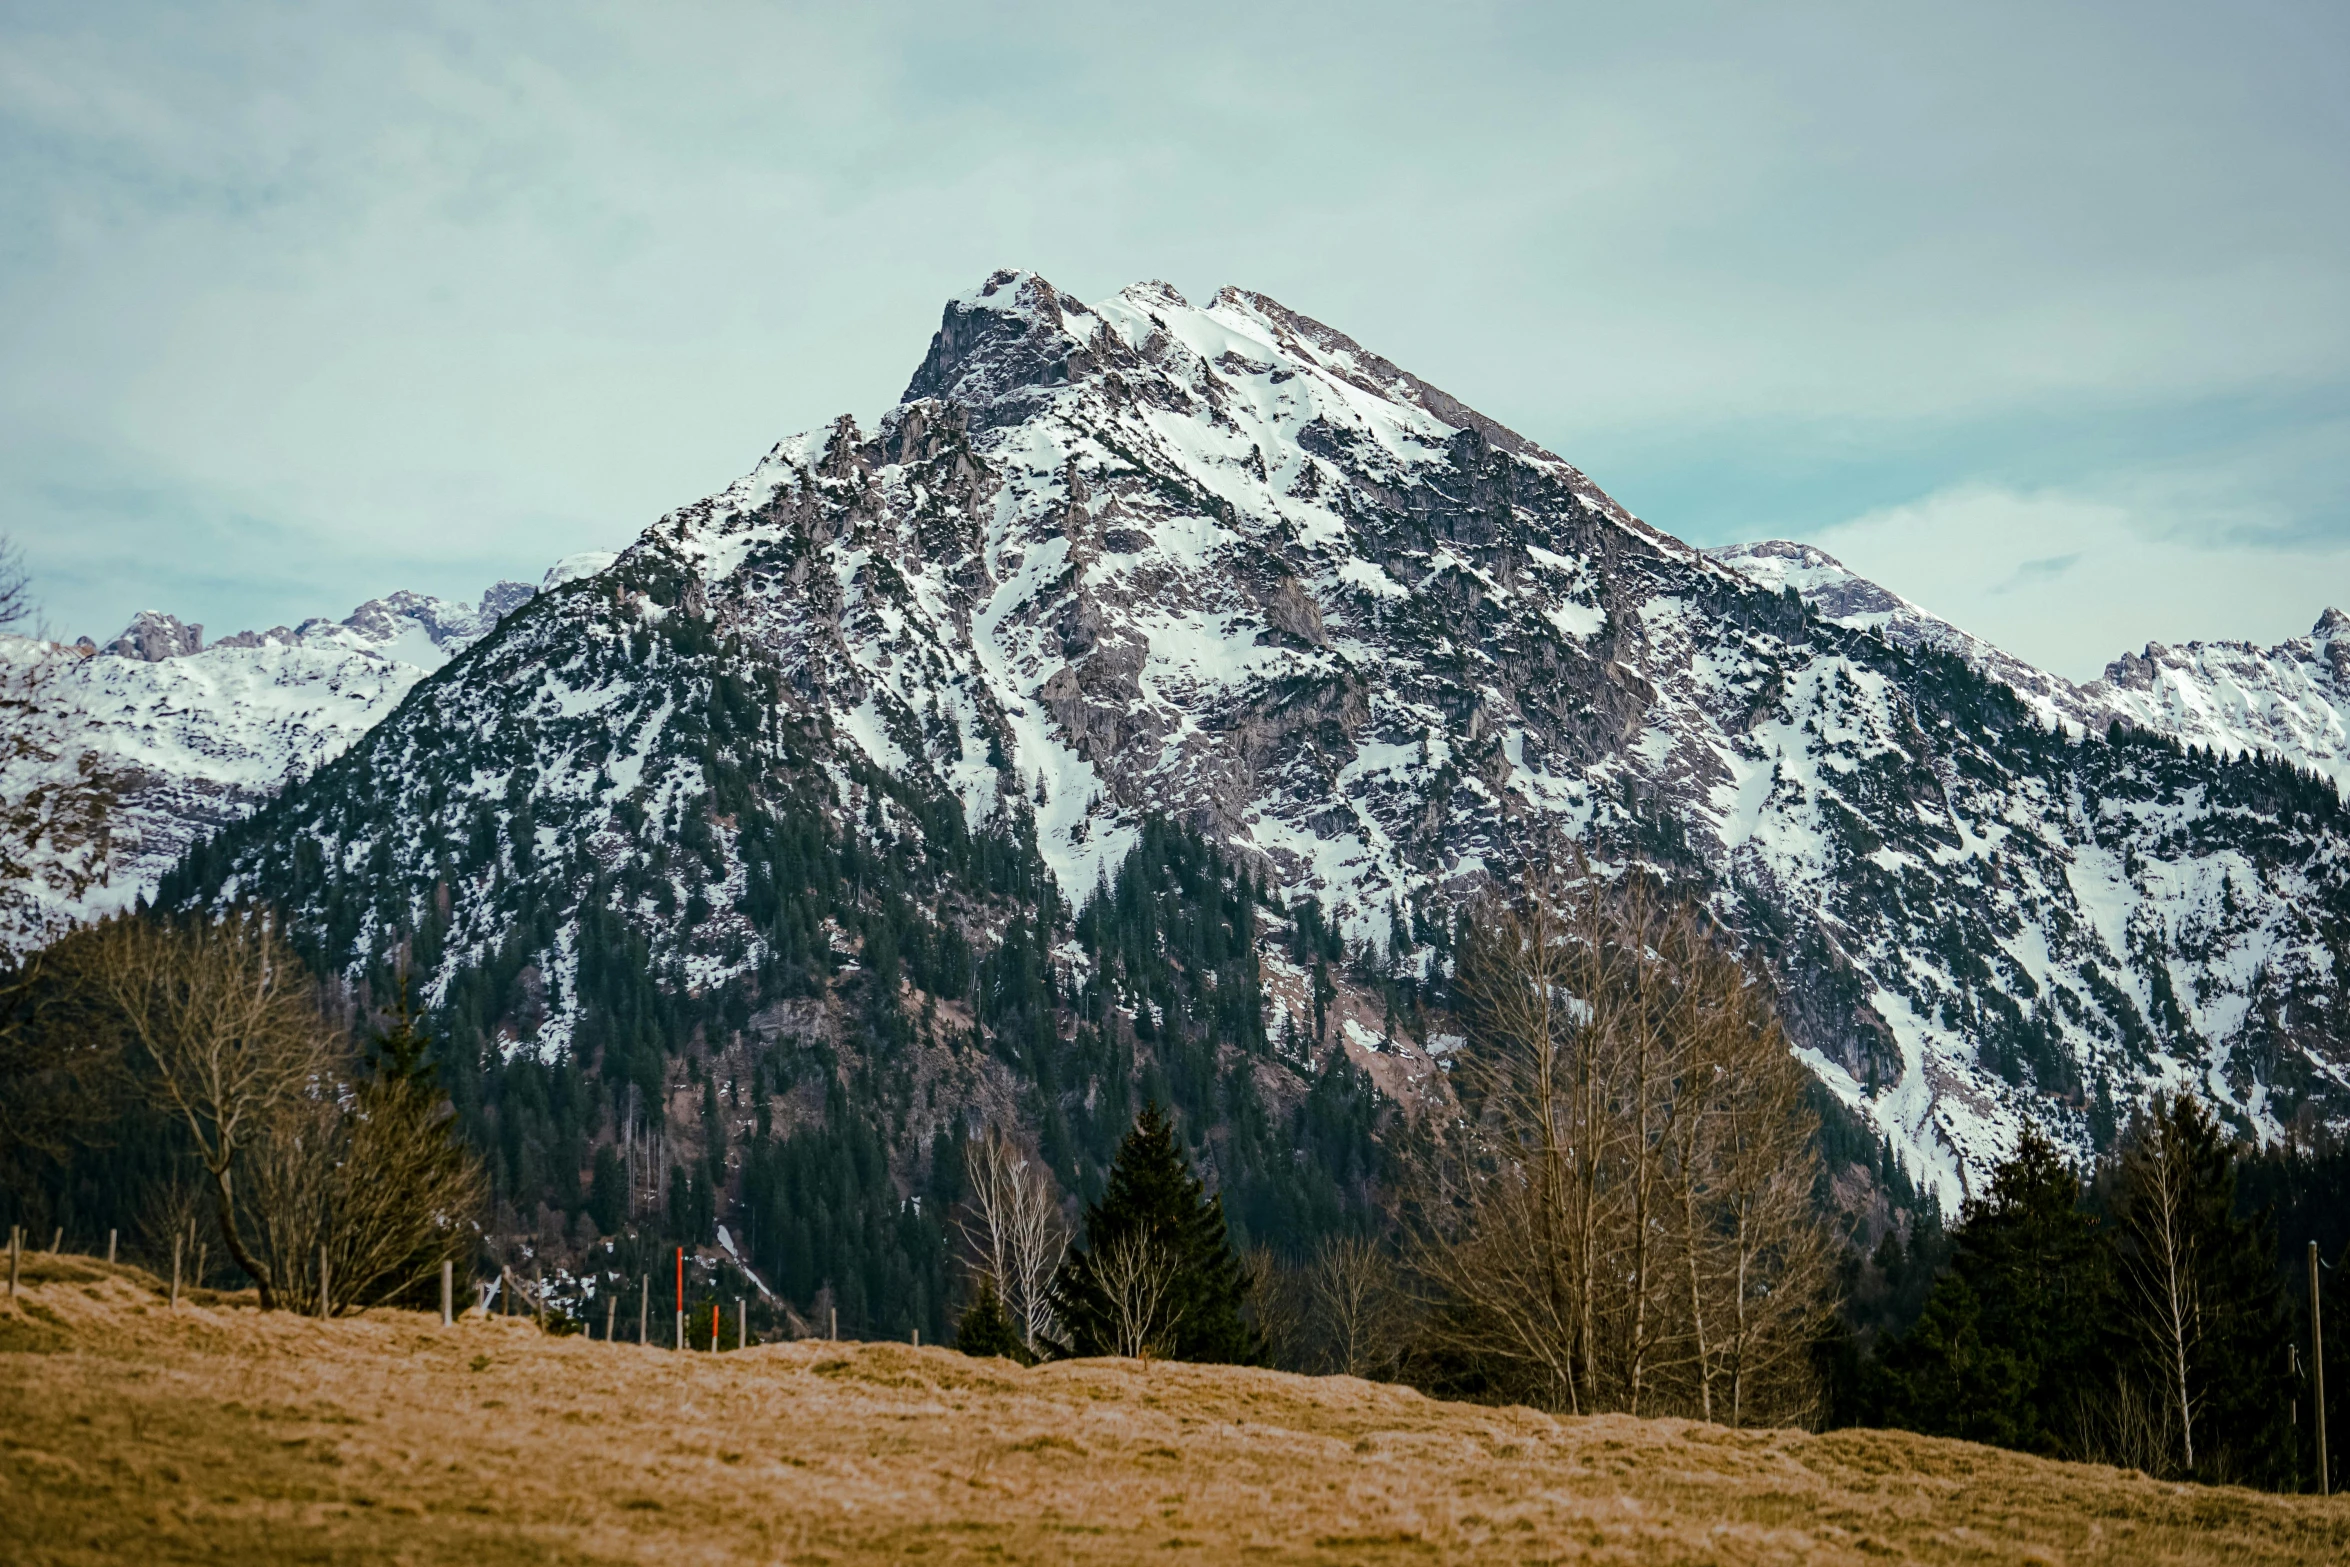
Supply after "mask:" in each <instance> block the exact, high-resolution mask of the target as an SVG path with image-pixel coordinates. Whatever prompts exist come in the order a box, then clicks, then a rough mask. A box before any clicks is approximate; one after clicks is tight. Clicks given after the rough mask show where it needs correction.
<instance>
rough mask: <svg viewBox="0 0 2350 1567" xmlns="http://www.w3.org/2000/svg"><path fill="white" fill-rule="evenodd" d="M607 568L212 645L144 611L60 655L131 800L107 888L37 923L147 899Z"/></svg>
mask: <svg viewBox="0 0 2350 1567" xmlns="http://www.w3.org/2000/svg"><path fill="white" fill-rule="evenodd" d="M611 560H612V556H611V555H610V554H608V553H602V552H595V553H589V554H584V555H578V556H572V557H569V558H567V559H566V560H565V561H563V562H561V563H559V564H558V565H557V566H556V567H555V568H554V569H553V570H551V571H549V572H548V574H547V577H546V580H545V583H544V584H542V587H540V588H534V587H532V586H531V585H529V584H528V583H522V582H500V583H496V584H494V585H492V586H491V587H490V588H489V589H488V590H487V591H486V592H484V593H483V595H482V596H481V598H480V599H479V600H477V601H462V600H449V599H442V598H437V597H433V596H431V595H427V594H420V593H411V592H406V591H401V592H396V593H391V594H387V595H385V596H383V597H381V598H375V599H370V600H368V601H367V602H366V603H364V604H361V605H360V606H359V607H358V608H357V609H355V610H353V611H352V612H351V614H350V615H348V616H346V617H345V618H344V619H342V620H340V621H335V620H331V619H328V618H326V617H323V616H319V617H313V618H311V619H309V620H305V621H304V622H302V624H301V625H300V626H298V627H291V628H289V627H286V626H276V627H273V628H271V629H270V630H268V631H260V632H255V631H241V632H238V633H236V634H234V635H232V636H227V637H223V638H221V639H220V640H218V641H216V642H213V643H210V644H207V643H206V642H205V641H204V628H203V626H202V625H200V624H192V623H189V622H185V621H182V620H181V619H179V617H177V616H175V615H170V614H165V613H162V612H159V611H155V610H141V611H140V612H139V613H138V614H137V615H135V616H134V617H133V618H132V620H131V622H130V624H129V625H128V626H126V627H125V628H124V629H123V630H122V632H121V633H120V634H119V635H117V636H115V637H114V638H112V639H110V640H109V641H108V642H106V643H105V644H104V645H103V646H101V645H100V644H97V643H95V642H93V641H92V640H91V639H90V638H87V637H84V638H83V639H81V641H80V642H79V643H78V644H76V645H75V646H74V647H72V648H70V649H60V650H58V654H59V655H63V656H56V655H53V657H54V669H55V680H56V684H55V688H54V690H55V699H56V700H57V701H58V702H59V703H60V704H61V705H62V706H64V707H66V708H67V709H69V710H72V711H75V712H77V713H78V714H79V715H80V721H79V722H78V723H77V725H76V737H77V739H78V740H79V742H80V743H81V744H83V745H86V746H87V747H89V748H91V749H93V750H95V751H96V752H97V753H98V755H99V756H100V757H101V758H102V760H103V762H104V763H105V765H106V767H107V769H108V770H109V772H111V773H112V774H113V775H114V777H115V778H116V779H117V781H118V786H119V788H120V791H121V794H120V803H119V807H118V809H117V811H116V814H115V819H114V822H113V825H112V830H111V835H112V839H113V847H112V855H111V860H112V865H111V870H110V874H109V875H108V877H107V879H106V881H105V882H104V884H103V885H101V886H98V887H96V888H93V889H92V890H91V891H90V892H89V893H88V894H87V895H85V896H84V897H83V898H81V899H79V900H77V901H75V902H73V903H72V904H70V905H67V904H64V903H60V902H55V901H54V900H53V901H52V902H51V903H50V904H49V905H48V906H47V907H45V908H44V909H43V910H42V912H41V915H40V916H39V917H38V921H39V923H41V924H43V925H44V926H45V925H46V924H47V923H48V922H50V921H53V920H55V919H58V918H70V917H87V916H88V915H91V914H95V913H101V912H104V911H106V910H109V909H114V908H120V907H126V906H128V905H129V904H130V903H132V902H133V901H135V900H136V899H137V898H139V897H141V896H146V895H150V894H152V893H153V891H154V889H155V886H156V884H157V883H158V882H159V881H160V880H161V879H162V877H163V875H164V873H165V872H166V871H168V870H169V869H170V868H171V867H172V865H174V864H175V863H177V862H178V860H179V859H180V858H181V856H183V855H184V854H185V853H186V852H187V850H188V847H189V846H190V845H191V844H192V843H194V842H196V841H198V840H199V839H200V838H202V837H204V836H206V835H208V834H210V833H212V832H215V831H217V830H218V829H219V828H220V827H221V826H222V825H224V824H225V823H227V822H230V821H235V820H238V819H241V818H242V817H244V816H246V815H248V814H250V813H251V812H252V811H254V810H255V809H257V808H259V807H260V806H261V805H262V804H263V803H265V802H266V801H268V800H269V799H270V798H271V797H273V796H274V795H275V794H276V793H277V791H278V790H279V789H280V788H281V787H282V786H283V785H284V783H285V781H286V780H287V778H289V777H291V776H298V775H300V774H305V773H308V772H312V771H315V770H316V769H317V768H319V767H320V766H323V765H324V764H325V763H327V762H329V761H332V760H333V759H334V758H335V757H337V756H339V755H341V754H342V753H343V751H344V750H345V749H347V748H348V747H349V746H350V745H351V743H352V742H353V741H355V740H357V739H358V738H359V737H360V736H361V735H364V734H365V733H367V731H368V730H370V729H372V728H373V727H374V726H375V725H376V723H377V722H379V721H380V720H381V719H382V718H383V717H384V715H385V714H387V713H389V712H390V711H391V710H392V709H393V708H394V707H396V706H398V705H399V702H400V700H401V699H402V698H403V697H405V696H406V695H407V693H408V692H409V690H410V689H412V688H413V687H414V686H415V685H416V683H417V682H418V681H420V680H422V679H423V678H424V677H425V676H426V675H427V674H429V673H431V672H432V671H434V670H436V669H439V668H440V667H441V666H443V665H445V664H446V663H448V662H449V661H450V660H451V659H453V658H455V657H457V656H458V655H459V654H461V653H463V652H464V651H465V650H466V649H467V648H468V647H471V646H472V645H473V644H474V643H475V642H477V641H479V640H480V639H481V638H482V637H483V636H485V635H487V634H488V632H489V631H490V630H491V629H493V628H494V627H495V626H496V625H497V623H498V621H499V619H500V618H502V617H503V616H505V615H507V614H509V613H511V612H512V611H513V610H514V609H515V608H516V607H518V606H519V605H521V604H523V603H525V602H527V601H528V600H529V599H530V597H531V596H532V595H533V594H534V593H537V592H540V591H543V588H544V587H545V586H552V585H554V584H556V583H558V582H562V581H567V580H570V578H571V576H574V575H578V574H582V573H592V572H593V571H595V570H599V569H601V568H602V567H603V566H605V565H608V564H610V562H611ZM75 654H78V655H79V656H72V655H75Z"/></svg>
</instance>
